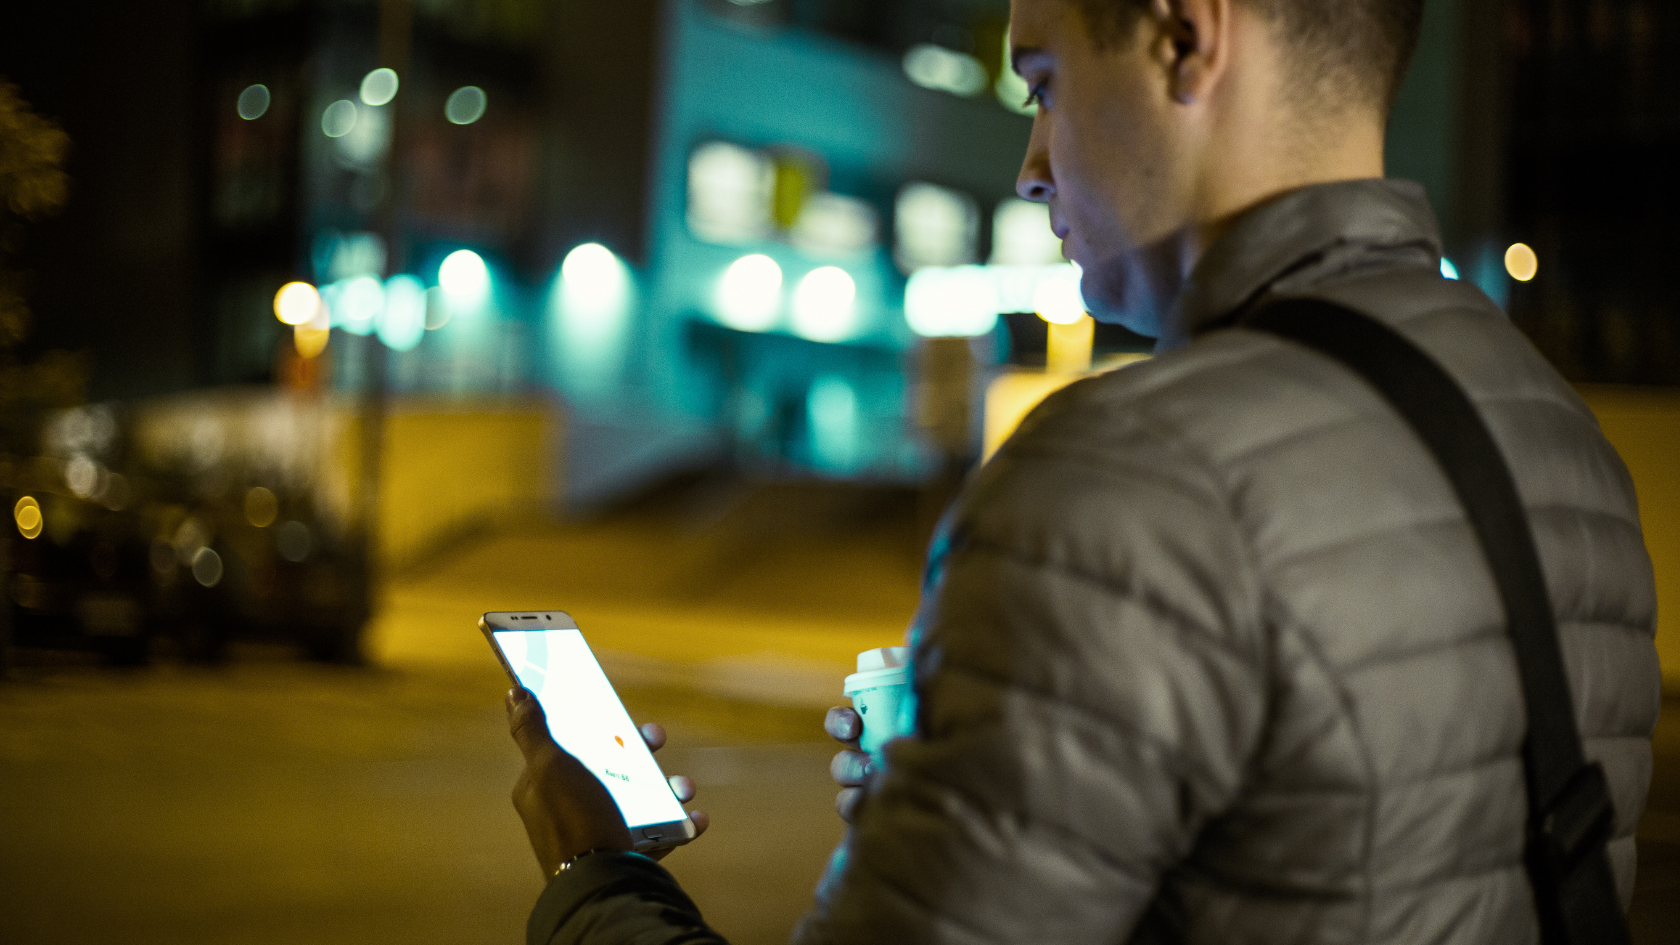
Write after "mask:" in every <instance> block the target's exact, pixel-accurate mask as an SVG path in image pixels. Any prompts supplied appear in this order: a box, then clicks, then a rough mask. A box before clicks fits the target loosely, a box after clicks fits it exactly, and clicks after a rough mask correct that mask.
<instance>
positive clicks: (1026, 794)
mask: <svg viewBox="0 0 1680 945" xmlns="http://www.w3.org/2000/svg"><path fill="white" fill-rule="evenodd" d="M1439 262H1440V249H1439V243H1438V241H1437V237H1436V235H1435V228H1434V222H1433V216H1432V214H1431V213H1430V211H1429V208H1428V205H1427V203H1426V202H1425V201H1424V199H1423V195H1422V193H1421V190H1420V189H1419V188H1417V187H1415V186H1413V185H1409V184H1403V183H1397V182H1384V181H1361V182H1354V183H1346V184H1335V185H1328V186H1321V187H1314V188H1309V189H1307V190H1303V191H1299V192H1296V193H1294V194H1292V195H1290V196H1287V197H1284V198H1282V199H1280V200H1277V201H1275V202H1273V203H1271V204H1269V205H1267V206H1265V207H1262V208H1261V209H1259V210H1257V211H1255V212H1253V213H1251V214H1249V215H1247V216H1246V217H1245V218H1244V219H1242V220H1241V221H1240V222H1239V223H1238V224H1237V226H1236V227H1235V229H1233V230H1232V231H1231V232H1229V233H1227V234H1226V235H1225V236H1223V237H1222V238H1221V239H1220V240H1219V241H1218V242H1217V243H1216V244H1215V245H1214V247H1213V248H1212V249H1211V251H1210V253H1209V254H1208V256H1207V257H1206V258H1205V259H1204V260H1203V261H1202V262H1201V263H1200V265H1199V266H1198V270H1197V273H1196V275H1195V276H1194V278H1193V283H1194V284H1193V286H1192V288H1191V291H1190V292H1189V293H1188V294H1187V295H1186V296H1185V297H1184V298H1183V300H1182V305H1181V306H1180V309H1179V310H1178V312H1177V313H1176V318H1175V321H1174V323H1173V325H1172V331H1171V333H1170V334H1169V336H1168V337H1167V338H1164V339H1163V352H1162V353H1161V354H1160V356H1158V357H1157V358H1156V359H1155V360H1153V361H1150V362H1147V363H1144V364H1140V365H1137V366H1134V367H1128V368H1124V369H1122V370H1119V371H1116V372H1113V373H1110V374H1107V375H1103V376H1100V377H1097V378H1093V379H1090V380H1086V381H1083V382H1080V383H1078V384H1075V385H1073V386H1071V387H1069V388H1067V389H1066V390H1064V391H1062V392H1060V393H1058V394H1056V395H1055V396H1053V397H1051V398H1050V399H1049V400H1048V401H1047V402H1046V403H1044V404H1043V405H1042V406H1040V407H1039V408H1038V409H1037V410H1035V411H1034V412H1033V413H1032V414H1031V416H1030V417H1029V418H1028V419H1027V421H1026V422H1025V423H1024V424H1023V425H1022V427H1021V429H1020V430H1019V432H1017V433H1016V435H1015V436H1014V437H1012V438H1011V439H1010V440H1009V441H1008V442H1007V443H1006V444H1005V445H1004V447H1003V448H1002V450H1001V451H1000V452H999V454H998V455H997V456H996V457H995V458H994V459H993V460H992V461H991V462H990V463H989V464H988V465H987V466H986V467H985V468H984V470H983V471H982V472H981V473H980V474H979V475H978V477H977V478H976V480H975V481H974V482H973V483H972V484H971V486H970V488H969V489H968V490H967V492H966V494H965V496H964V497H963V499H962V500H961V502H960V504H959V506H958V507H957V508H956V509H955V510H954V514H953V515H952V517H951V518H950V519H948V522H947V531H946V534H945V538H944V542H943V548H942V549H941V550H939V551H937V552H936V554H937V558H936V560H935V561H934V563H933V568H932V570H931V571H930V576H931V579H932V580H933V581H934V582H935V583H934V584H933V586H932V588H931V589H930V594H929V595H928V598H927V600H926V602H925V610H924V613H923V615H922V619H921V620H920V621H919V627H918V629H919V634H920V635H919V639H918V640H917V641H916V651H915V658H916V675H917V679H918V686H919V687H920V690H921V693H922V699H923V704H922V722H921V725H922V728H923V730H922V732H921V737H920V738H919V739H915V740H905V741H902V742H899V743H896V744H895V745H894V746H893V747H892V750H891V755H890V757H889V764H888V769H887V770H886V771H885V772H884V776H883V777H881V778H880V780H879V781H878V783H877V784H875V785H874V787H873V790H872V792H871V793H870V794H869V796H867V797H866V799H865V802H864V807H863V809H862V812H861V814H860V816H859V817H858V818H857V821H856V825H855V828H854V836H853V838H852V842H851V846H850V849H849V851H848V860H849V862H848V864H847V867H846V869H845V871H844V873H843V875H841V876H840V877H838V878H837V882H836V883H835V884H834V888H833V889H832V890H831V891H830V892H829V894H828V895H827V896H825V897H824V899H823V901H821V902H820V903H819V906H818V909H817V911H816V912H815V913H813V914H812V915H811V916H810V917H809V918H808V919H807V923H806V927H805V928H804V930H803V931H804V934H803V935H802V937H801V939H800V940H801V941H804V942H813V943H814V942H848V943H851V942H883V943H884V942H918V943H921V942H951V943H958V942H963V943H979V942H999V943H1002V942H1082V943H1102V942H1116V943H1117V942H1124V941H1128V940H1130V941H1139V942H1141V941H1148V942H1156V941H1160V942H1190V943H1202V942H1207V943H1215V942H1217V943H1238V942H1242V943H1248V942H1252V943H1271V942H1279V943H1281V942H1300V943H1307V942H1311V943H1320V942H1323V943H1330V942H1361V943H1388V942H1393V943H1407V945H1425V943H1436V942H1440V943H1448V942H1451V943H1478V945H1480V943H1493V942H1501V943H1503V942H1513V943H1520V942H1532V941H1535V940H1536V939H1537V937H1538V931H1537V926H1536V922H1535V918H1534V906H1533V898H1532V893H1531V891H1530V887H1529V884H1528V880H1527V876H1526V874H1525V872H1524V870H1523V866H1522V861H1521V856H1522V843H1523V823H1524V817H1525V813H1526V805H1527V801H1526V796H1525V793H1524V786H1523V766H1522V758H1521V753H1520V752H1521V744H1522V740H1523V733H1524V728H1525V720H1524V712H1523V707H1522V701H1521V695H1520V691H1519V688H1518V681H1517V674H1516V669H1515V664H1514V661H1513V654H1512V650H1511V644H1510V642H1509V640H1508V638H1507V636H1506V632H1505V627H1504V623H1503V611H1502V608H1501V606H1500V603H1499V600H1498V597H1497V596H1496V592H1495V589H1494V585H1493V582H1492V578H1491V577H1490V576H1489V574H1488V571H1487V567H1486V565H1485V564H1484V562H1483V560H1482V558H1481V556H1480V552H1479V550H1478V547H1477V545H1476V541H1475V537H1474V535H1473V534H1472V532H1471V530H1470V527H1469V525H1468V523H1467V522H1466V520H1465V516H1464V513H1463V511H1462V509H1461V507H1460V506H1459V504H1458V502H1457V500H1456V498H1455V496H1454V494H1453V492H1452V491H1451V488H1450V486H1449V485H1448V484H1447V481H1446V479H1445V477H1444V476H1443V475H1442V473H1441V472H1440V471H1439V468H1438V467H1437V466H1436V465H1435V464H1434V461H1433V460H1432V459H1431V457H1430V456H1429V455H1428V454H1427V453H1426V452H1425V451H1424V449H1423V447H1422V446H1421V444H1420V443H1419V441H1418V440H1417V439H1416V438H1415V436H1414V435H1413V434H1412V433H1411V432H1410V431H1409V429H1408V428H1407V427H1405V426H1404V422H1403V421H1402V420H1401V419H1400V418H1399V416H1398V415H1397V414H1395V413H1394V412H1393V411H1392V409H1391V408H1390V407H1388V406H1387V405H1386V404H1385V403H1384V402H1382V401H1381V400H1380V399H1379V397H1378V395H1377V394H1376V393H1375V392H1374V391H1373V390H1371V389H1369V388H1368V387H1366V386H1364V384H1363V382H1362V381H1360V380H1359V379H1358V378H1357V377H1355V376H1354V375H1352V374H1351V373H1349V372H1348V371H1347V369H1345V368H1343V367H1341V366H1339V365H1337V364H1335V363H1334V362H1331V361H1329V360H1328V359H1326V358H1324V357H1322V356H1320V355H1315V354H1313V353H1310V352H1308V351H1307V350H1306V349H1304V348H1300V347H1297V346H1294V345H1292V344H1289V343H1287V342H1284V341H1281V340H1278V339H1276V338H1273V337H1270V336H1268V335H1264V334H1261V333H1258V332H1253V331H1246V330H1241V329H1237V330H1226V331H1214V330H1212V329H1216V328H1220V327H1222V324H1221V322H1222V321H1223V320H1224V319H1227V318H1229V317H1230V313H1231V312H1232V311H1233V310H1235V309H1237V308H1238V307H1239V306H1240V305H1241V304H1242V303H1243V302H1244V301H1245V300H1248V299H1251V298H1254V297H1255V296H1256V295H1257V294H1260V293H1263V292H1272V293H1276V294H1281V295H1292V296H1298V295H1307V296H1316V297H1321V298H1326V299H1331V300H1334V301H1336V302H1340V303H1342V304H1345V305H1348V306H1351V307H1353V308H1356V309H1359V310H1361V311H1364V312H1367V313H1370V314H1372V315H1374V316H1377V317H1378V318H1380V319H1382V320H1383V321H1385V322H1387V323H1388V324H1390V325H1392V326H1394V327H1395V328H1398V329H1399V330H1400V331H1401V332H1403V333H1404V334H1405V335H1406V336H1407V337H1408V338H1410V339H1411V340H1412V341H1414V342H1415V343H1417V344H1419V345H1421V346H1422V347H1423V348H1424V349H1425V350H1427V351H1428V352H1429V353H1430V354H1432V355H1433V356H1434V357H1435V358H1436V359H1437V360H1438V361H1440V362H1441V363H1442V364H1443V365H1444V366H1445V367H1446V368H1447V369H1448V370H1449V371H1450V372H1451V373H1452V375H1453V376H1454V377H1455V378H1456V379H1457V380H1458V381H1459V383H1460V384H1461V385H1463V386H1464V387H1465V388H1466V389H1467V390H1468V392H1469V394H1470V395H1471V397H1472V399H1473V400H1474V401H1475V403H1476V405H1477V407H1478V409H1479V410H1480V412H1481V413H1482V415H1483V417H1484V419H1485V420H1486V421H1487V423H1488V424H1489V426H1490V428H1491V429H1492V431H1493V434H1494V436H1495V439H1496V440H1497V442H1498V444H1499V446H1500V448H1501V450H1502V452H1503V453H1504V455H1505V456H1506V457H1507V459H1508V461H1509V463H1510V465H1511V467H1512V469H1513V471H1514V474H1515V477H1516V480H1517V485H1518V489H1519V491H1520V493H1521V495H1522V497H1523V500H1524V503H1525V505H1526V506H1527V507H1528V509H1529V516H1530V521H1531V522H1532V524H1533V528H1534V532H1535V536H1536V540H1537V542H1538V544H1539V549H1540V554H1541V558H1542V559H1543V562H1544V567H1545V571H1546V577H1547V580H1548V582H1549V588H1550V591H1551V596H1552V602H1553V606H1554V608H1555V609H1556V613H1557V617H1558V621H1559V625H1560V632H1561V635H1562V640H1563V648H1564V653H1565V658H1566V661H1567V664H1568V670H1569V677H1570V682H1571V685H1572V690H1573V693H1574V697H1575V706H1576V715H1577V717H1578V718H1579V720H1580V726H1581V731H1582V734H1583V737H1585V738H1586V739H1587V740H1588V741H1587V752H1588V754H1589V755H1590V756H1591V757H1593V758H1595V759H1597V760H1599V761H1601V762H1602V763H1603V764H1604V768H1605V770H1606V773H1607V774H1608V776H1609V780H1610V785H1611V788H1612V792H1613V797H1614V804H1615V808H1616V813H1617V825H1616V840H1615V842H1614V844H1613V845H1612V848H1611V858H1612V861H1613V862H1614V864H1615V869H1616V875H1617V880H1618V885H1619V887H1620V890H1621V893H1622V897H1623V901H1624V904H1625V902H1626V900H1627V898H1628V897H1629V896H1630V895H1631V894H1632V888H1633V872H1634V841H1633V833H1634V827H1635V825H1636V824H1637V822H1638V820H1639V815H1640V813H1641V811H1642V810H1643V809H1644V805H1645V792H1646V786H1647V782H1648V780H1649V776H1650V770H1651V747H1650V745H1651V743H1650V738H1651V733H1652V729H1653V727H1654V726H1655V723H1656V718H1657V711H1658V707H1659V705H1660V679H1659V674H1658V668H1657V659H1656V651H1655V648H1654V644H1653V634H1654V630H1655V590H1654V587H1653V581H1652V575H1651V566H1650V562H1649V559H1648V558H1647V556H1646V552H1645V546H1644V542H1643V540H1642V537H1641V533H1640V528H1639V520H1638V516H1637V512H1636V508H1635V499H1634V493H1633V487H1632V484H1631V482H1630V481H1629V478H1628V475H1627V472H1626V471H1625V469H1624V467H1623V466H1622V463H1621V461H1620V460H1619V459H1618V458H1617V456H1616V454H1615V452H1614V451H1613V450H1612V449H1611V447H1610V445H1609V444H1608V443H1607V442H1606V441H1605V439H1604V437H1603V436H1602V435H1601V434H1600V433H1599V429H1598V425H1597V423H1596V421H1595V420H1594V418H1593V415H1592V414H1591V413H1590V412H1589V411H1588V409H1587V407H1586V406H1585V405H1584V404H1583V403H1582V402H1581V400H1580V398H1579V397H1577V396H1576V394H1575V393H1574V391H1572V390H1571V389H1570V387H1569V386H1568V385H1567V384H1566V383H1565V382H1564V381H1563V380H1562V379H1561V378H1560V377H1559V376H1558V375H1557V373H1556V372H1555V371H1553V370H1552V369H1551V368H1550V367H1549V366H1548V365H1547V364H1546V363H1545V362H1544V361H1543V360H1542V359H1541V357H1540V356H1539V355H1538V354H1537V353H1536V352H1535V350H1534V349H1533V348H1532V347H1531V346H1530V345H1529V344H1528V342H1527V341H1526V340H1525V339H1524V338H1523V337H1522V336H1521V335H1520V334H1519V333H1518V332H1517V331H1516V330H1515V329H1514V328H1513V327H1512V326H1511V324H1510V322H1509V321H1508V320H1507V319H1506V317H1505V316H1504V315H1503V314H1502V313H1501V312H1500V311H1499V310H1498V309H1497V308H1495V307H1494V306H1493V305H1492V304H1491V303H1490V302H1489V301H1488V300H1487V298H1486V297H1485V296H1483V295H1482V294H1481V293H1480V292H1479V291H1477V290H1476V289H1475V288H1473V287H1471V286H1469V285H1467V284H1464V283H1460V282H1451V281H1446V280H1444V279H1442V278H1441V276H1440V274H1439V269H1438V267H1439ZM1191 336H1194V337H1195V340H1194V341H1191V340H1189V339H1190V337H1191Z"/></svg>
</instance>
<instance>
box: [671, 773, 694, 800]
mask: <svg viewBox="0 0 1680 945" xmlns="http://www.w3.org/2000/svg"><path fill="white" fill-rule="evenodd" d="M665 780H666V781H667V782H669V783H670V785H671V793H673V794H675V795H676V796H677V800H679V801H682V802H683V803H684V804H687V803H688V802H689V801H692V800H694V779H693V778H690V777H688V776H687V775H682V774H674V775H671V776H670V777H668V778H666V779H665Z"/></svg>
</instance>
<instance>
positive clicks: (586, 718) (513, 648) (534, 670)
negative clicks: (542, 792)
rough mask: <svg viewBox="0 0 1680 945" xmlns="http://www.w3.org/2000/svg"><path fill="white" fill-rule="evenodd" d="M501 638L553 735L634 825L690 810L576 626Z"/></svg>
mask: <svg viewBox="0 0 1680 945" xmlns="http://www.w3.org/2000/svg"><path fill="white" fill-rule="evenodd" d="M494 636H495V638H496V645H497V646H499V647H501V649H502V653H503V655H505V656H506V657H507V661H508V665H509V666H512V667H513V674H514V676H516V677H518V679H519V684H520V685H522V686H524V687H525V688H526V689H529V690H530V691H531V693H532V694H533V695H535V696H536V697H537V701H538V702H539V703H541V704H542V707H543V712H545V713H547V715H548V730H549V732H550V733H552V734H553V735H554V741H555V742H556V743H558V744H559V745H560V747H561V748H564V749H566V751H567V753H568V754H570V755H571V756H572V757H574V758H576V759H577V760H578V761H580V762H582V763H583V766H584V767H585V768H588V769H589V770H590V771H591V772H593V773H594V775H595V777H597V778H599V779H600V781H601V783H602V784H605V785H606V786H607V791H608V792H609V793H610V794H612V798H613V801H614V802H615V803H617V804H618V809H619V810H620V811H621V812H623V814H624V821H625V823H626V824H628V825H629V826H630V827H631V828H635V827H644V826H647V825H648V824H668V823H672V822H675V821H679V820H682V819H683V818H684V817H686V816H687V814H685V813H684V812H683V807H682V804H681V803H680V802H679V801H678V800H677V796H676V795H675V794H672V793H671V787H670V785H669V784H667V783H666V781H665V775H664V773H663V772H661V771H660V770H659V765H658V763H657V762H655V761H654V760H653V753H652V752H651V751H649V750H648V747H647V743H646V742H644V741H642V736H641V734H640V733H639V732H637V731H636V726H635V724H634V723H632V722H631V721H630V713H628V712H626V711H625V710H624V703H622V702H620V701H618V694H617V693H615V692H613V688H612V684H611V683H609V682H607V674H606V673H604V672H602V671H601V664H600V663H597V662H596V661H595V654H594V653H591V652H590V651H589V645H588V644H587V643H584V642H583V634H582V633H580V632H578V631H576V630H497V631H494Z"/></svg>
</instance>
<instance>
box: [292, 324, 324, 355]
mask: <svg viewBox="0 0 1680 945" xmlns="http://www.w3.org/2000/svg"><path fill="white" fill-rule="evenodd" d="M331 339H332V329H330V328H318V327H316V326H314V325H312V324H311V325H298V326H297V327H295V328H293V329H292V347H294V348H296V349H297V353H298V357H300V358H303V359H305V360H308V359H309V358H313V357H318V356H319V355H320V354H321V352H323V351H325V350H327V342H328V341H330V340H331Z"/></svg>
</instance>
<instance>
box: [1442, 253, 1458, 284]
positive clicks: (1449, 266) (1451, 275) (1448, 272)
mask: <svg viewBox="0 0 1680 945" xmlns="http://www.w3.org/2000/svg"><path fill="white" fill-rule="evenodd" d="M1441 278H1443V279H1457V278H1458V267H1457V266H1455V265H1453V261H1452V260H1450V259H1448V258H1447V257H1445V256H1442V257H1441Z"/></svg>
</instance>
